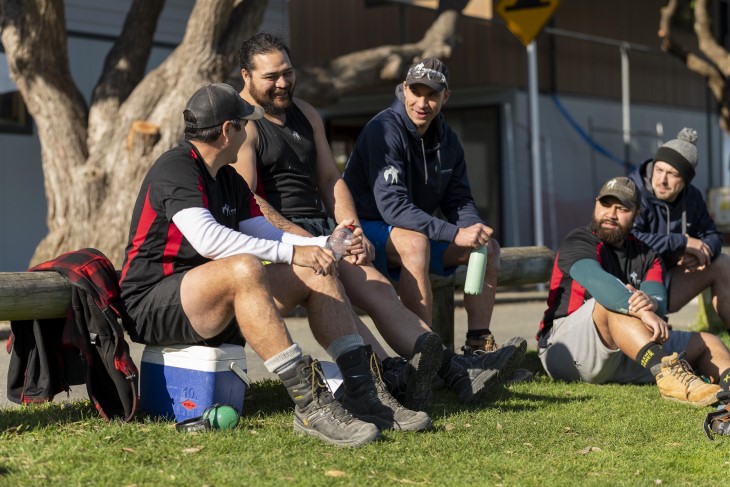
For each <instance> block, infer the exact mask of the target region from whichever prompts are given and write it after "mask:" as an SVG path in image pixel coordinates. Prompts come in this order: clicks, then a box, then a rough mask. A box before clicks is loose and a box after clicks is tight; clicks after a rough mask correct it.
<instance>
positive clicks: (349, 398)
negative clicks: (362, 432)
mask: <svg viewBox="0 0 730 487" xmlns="http://www.w3.org/2000/svg"><path fill="white" fill-rule="evenodd" d="M337 365H338V366H339V368H340V372H341V373H342V381H343V383H344V385H345V396H344V398H343V400H342V403H343V404H344V406H345V409H347V410H348V411H350V413H352V415H353V416H355V417H356V418H358V419H361V420H363V421H368V422H370V423H373V424H375V425H376V426H377V427H378V428H380V429H381V430H383V429H396V430H401V431H422V430H426V429H430V428H431V419H430V418H429V417H428V415H427V414H426V413H424V412H421V411H411V410H410V409H406V408H405V407H404V406H402V405H401V404H400V403H399V402H398V401H396V400H395V398H394V397H393V396H391V395H390V393H389V392H388V390H387V389H386V387H385V385H384V384H383V380H382V364H381V363H380V359H379V358H378V356H377V355H376V354H375V353H373V351H372V349H371V348H370V347H369V346H366V347H358V348H356V349H355V350H352V351H350V352H347V353H344V354H342V355H340V357H339V358H338V359H337Z"/></svg>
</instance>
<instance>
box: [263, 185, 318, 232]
mask: <svg viewBox="0 0 730 487" xmlns="http://www.w3.org/2000/svg"><path fill="white" fill-rule="evenodd" d="M256 203H258V205H259V208H261V213H263V214H264V217H265V218H266V219H267V220H268V221H269V223H271V224H272V225H274V226H275V227H276V228H278V229H279V230H283V231H285V232H288V233H292V234H294V235H299V236H301V237H311V236H312V235H311V234H310V233H309V232H307V231H306V230H304V229H303V228H302V227H300V226H299V225H297V224H295V223H292V222H291V221H289V220H287V219H286V218H285V217H284V216H283V215H282V214H281V213H279V212H278V211H276V209H275V208H274V207H273V206H271V205H270V204H269V202H268V201H266V200H265V199H263V198H262V197H261V196H259V195H256Z"/></svg>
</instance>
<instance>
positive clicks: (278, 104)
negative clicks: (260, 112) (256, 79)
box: [248, 83, 294, 115]
mask: <svg viewBox="0 0 730 487" xmlns="http://www.w3.org/2000/svg"><path fill="white" fill-rule="evenodd" d="M248 92H249V93H250V94H251V98H253V100H254V101H255V102H256V104H257V105H260V106H261V108H263V109H264V112H266V113H268V114H270V115H281V114H282V113H284V112H286V110H287V109H288V108H289V107H290V106H291V104H292V97H293V96H294V85H291V86H288V87H287V88H285V89H283V90H278V89H276V88H273V89H271V90H269V91H259V89H258V88H257V87H256V85H255V84H253V83H251V86H249V88H248ZM283 94H286V96H287V97H286V100H284V101H280V100H277V99H275V98H274V97H275V96H280V95H283Z"/></svg>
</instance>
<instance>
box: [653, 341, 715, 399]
mask: <svg viewBox="0 0 730 487" xmlns="http://www.w3.org/2000/svg"><path fill="white" fill-rule="evenodd" d="M656 368H658V369H659V373H658V374H655V375H656V377H655V379H656V385H657V387H659V393H660V394H661V395H662V397H663V398H664V399H669V400H670V401H677V402H683V403H687V404H691V405H693V406H709V405H711V404H715V403H716V402H717V400H718V399H717V393H718V392H720V391H721V390H722V388H721V387H720V386H719V385H717V384H708V383H706V382H704V381H703V380H702V379H700V378H699V377H697V376H696V375H695V374H694V373H693V371H692V368H691V367H690V366H689V364H688V363H687V362H685V361H684V360H681V359H680V358H679V356H678V355H677V353H676V352H675V353H673V354H671V355H669V356H668V357H664V358H663V359H662V363H661V364H658V365H655V366H654V367H652V373H656V370H655V369H656Z"/></svg>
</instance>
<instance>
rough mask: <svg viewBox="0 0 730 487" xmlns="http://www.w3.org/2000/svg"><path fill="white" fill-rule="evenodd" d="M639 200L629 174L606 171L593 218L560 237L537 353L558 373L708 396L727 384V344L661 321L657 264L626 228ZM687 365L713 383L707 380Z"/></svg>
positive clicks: (710, 399)
mask: <svg viewBox="0 0 730 487" xmlns="http://www.w3.org/2000/svg"><path fill="white" fill-rule="evenodd" d="M638 208H639V191H638V189H637V188H636V185H635V184H634V182H633V181H631V180H630V179H629V178H626V177H616V178H613V179H610V180H609V181H607V182H606V183H605V184H604V185H603V187H602V188H601V190H600V192H599V193H598V197H597V198H596V202H595V206H594V210H593V220H592V222H591V224H590V225H588V226H586V227H581V228H577V229H575V230H573V231H572V232H570V233H569V234H568V235H567V236H566V237H565V239H564V240H563V242H562V243H561V244H560V247H559V248H558V253H557V255H556V257H555V264H554V266H553V275H552V278H551V280H550V293H549V295H548V309H547V311H545V315H544V317H543V321H542V323H541V325H540V330H539V332H538V348H539V356H540V360H541V362H542V365H543V367H544V368H545V370H546V371H547V373H548V374H549V375H550V376H551V377H552V378H554V379H560V380H566V381H584V382H589V383H593V384H603V383H611V382H613V383H634V384H644V383H653V382H656V384H657V386H658V388H659V393H660V394H661V396H662V397H663V398H665V399H669V400H673V401H678V402H683V403H688V404H692V405H694V406H706V405H710V404H714V403H715V402H717V400H718V399H717V393H718V392H719V391H720V390H722V389H725V390H727V388H728V382H727V377H728V376H730V352H728V350H727V348H726V347H725V345H723V343H722V342H721V341H720V339H719V338H717V337H716V336H715V335H712V334H708V333H696V332H688V331H676V330H670V329H669V327H668V326H667V322H666V320H665V318H664V315H665V312H666V307H667V293H666V289H665V287H664V267H663V263H662V261H661V259H660V257H659V256H658V255H657V254H656V253H655V252H654V251H653V250H652V249H651V248H650V247H649V246H647V245H646V244H644V243H643V242H641V241H640V240H638V239H637V238H635V237H634V236H633V235H632V234H631V228H632V225H633V223H634V219H635V218H636V215H637V212H638ZM681 353H684V356H683V357H682V358H680V354H681ZM687 364H689V365H691V366H692V367H694V368H695V370H697V371H698V373H700V374H702V375H705V376H706V377H708V378H712V379H714V380H715V382H718V383H719V384H709V383H706V382H704V381H703V380H702V379H701V378H700V377H698V376H697V375H695V374H694V373H693V372H692V369H691V368H690V367H688V366H687Z"/></svg>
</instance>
